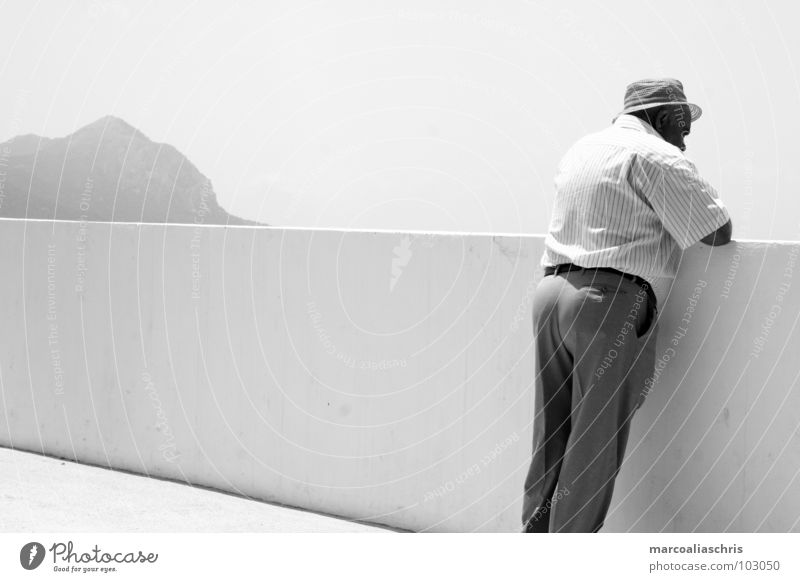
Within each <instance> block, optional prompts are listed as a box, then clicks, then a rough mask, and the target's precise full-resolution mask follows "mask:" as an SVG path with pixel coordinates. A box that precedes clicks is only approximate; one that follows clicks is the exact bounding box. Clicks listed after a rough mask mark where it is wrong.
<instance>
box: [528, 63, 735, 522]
mask: <svg viewBox="0 0 800 582" xmlns="http://www.w3.org/2000/svg"><path fill="white" fill-rule="evenodd" d="M701 113H702V110H701V109H700V107H698V106H697V105H695V104H693V103H688V102H687V101H686V96H685V94H684V92H683V85H681V83H680V82H679V81H677V80H675V79H643V80H641V81H637V82H635V83H631V84H630V85H628V87H627V89H626V91H625V103H624V108H623V111H622V112H620V113H619V114H618V115H617V117H616V118H614V120H613V122H612V125H611V127H609V128H607V129H605V130H603V131H600V132H598V133H595V134H592V135H589V136H586V137H584V138H583V139H581V140H579V141H578V142H577V143H576V144H575V145H574V146H573V147H572V148H571V149H570V150H569V151H568V152H567V154H566V155H565V156H564V158H563V159H562V160H561V163H560V164H559V168H558V173H557V176H556V180H555V185H556V200H555V206H554V210H553V216H552V219H551V222H550V228H549V232H548V234H547V238H546V239H545V252H544V256H543V257H542V266H543V267H544V268H545V276H544V278H543V279H542V281H541V283H540V284H539V286H538V287H537V289H536V294H535V296H534V303H533V304H534V307H533V325H534V333H535V338H536V340H535V350H536V389H535V398H534V402H535V418H534V422H533V427H534V443H533V448H534V450H533V459H532V461H531V465H530V469H529V472H528V476H527V478H526V480H525V495H524V505H523V512H522V523H523V532H525V533H538V532H548V531H550V532H597V531H599V530H600V528H601V527H602V526H603V523H604V520H605V516H606V512H607V511H608V507H609V504H610V503H611V496H612V493H613V491H614V480H615V479H616V476H617V473H618V472H619V468H620V465H621V463H622V459H623V456H624V454H625V447H626V445H627V440H628V432H629V428H630V423H631V420H632V418H633V415H634V413H635V412H636V410H637V409H638V408H639V407H640V406H641V405H642V403H643V401H644V399H645V397H646V395H647V380H648V379H649V378H650V376H651V374H652V373H653V371H654V366H655V341H656V335H657V329H658V325H657V315H658V309H657V306H656V297H655V294H654V293H653V290H652V288H651V285H650V283H651V282H652V281H653V280H654V279H655V278H656V277H674V276H675V272H676V270H677V266H678V261H679V259H680V251H681V250H682V249H686V248H688V247H689V246H691V245H693V244H695V243H696V242H698V241H702V242H704V243H706V244H709V245H722V244H727V243H728V242H730V240H731V232H732V227H731V221H730V217H729V215H728V212H727V210H726V209H725V206H724V205H723V204H722V202H721V201H720V200H719V199H718V198H717V194H716V192H715V191H714V189H713V188H712V187H711V185H710V184H709V183H708V182H706V181H705V180H703V178H701V177H700V175H699V174H698V172H697V169H696V168H695V166H694V164H692V162H690V161H689V160H688V159H686V157H685V156H684V155H683V151H684V150H685V149H686V146H685V144H684V137H685V136H686V135H688V134H689V132H690V130H691V126H692V122H694V121H697V119H698V118H699V117H700V115H701Z"/></svg>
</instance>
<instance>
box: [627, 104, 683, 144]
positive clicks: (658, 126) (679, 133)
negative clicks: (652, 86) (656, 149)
mask: <svg viewBox="0 0 800 582" xmlns="http://www.w3.org/2000/svg"><path fill="white" fill-rule="evenodd" d="M628 115H634V116H636V117H638V118H639V119H641V120H642V121H646V122H647V123H649V124H650V125H651V126H652V127H653V129H655V130H656V131H657V132H658V134H659V135H660V136H661V137H663V138H664V141H666V142H668V143H671V144H672V145H674V146H675V147H676V148H678V149H680V150H681V151H685V150H686V144H685V143H684V141H683V140H684V138H685V137H686V136H687V135H689V133H690V132H691V131H692V113H691V111H690V109H689V106H688V105H679V104H676V105H659V106H657V107H651V108H650V109H641V110H639V111H631V112H630V113H629V114H628Z"/></svg>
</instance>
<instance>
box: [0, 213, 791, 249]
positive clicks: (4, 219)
mask: <svg viewBox="0 0 800 582" xmlns="http://www.w3.org/2000/svg"><path fill="white" fill-rule="evenodd" d="M0 222H31V223H41V222H44V223H50V224H53V223H59V224H61V223H65V224H69V223H78V224H81V223H84V221H81V220H50V219H42V218H7V217H0ZM85 223H86V224H110V225H113V226H118V227H140V226H148V227H150V226H155V227H159V226H171V227H183V228H195V227H202V228H231V229H261V230H301V231H325V232H328V231H329V232H353V233H356V232H358V233H375V234H420V235H431V234H435V235H441V236H499V237H512V238H544V237H545V236H546V234H544V233H542V234H537V233H526V232H481V231H454V230H396V229H381V228H327V227H313V226H276V225H247V224H204V223H194V224H193V223H185V222H111V221H103V220H92V221H86V222H85ZM731 242H732V243H747V244H766V245H800V240H786V239H758V238H737V239H734V240H732V241H731ZM720 248H724V247H720Z"/></svg>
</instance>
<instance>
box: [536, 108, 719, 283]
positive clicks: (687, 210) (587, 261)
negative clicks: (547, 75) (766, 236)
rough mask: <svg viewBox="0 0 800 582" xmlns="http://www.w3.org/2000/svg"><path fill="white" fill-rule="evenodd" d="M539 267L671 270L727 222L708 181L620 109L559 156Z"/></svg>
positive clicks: (660, 274)
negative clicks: (603, 125) (613, 118)
mask: <svg viewBox="0 0 800 582" xmlns="http://www.w3.org/2000/svg"><path fill="white" fill-rule="evenodd" d="M555 186H556V199H555V205H554V208H553V216H552V219H551V221H550V227H549V229H548V234H547V237H546V239H545V252H544V255H543V256H542V261H541V264H542V266H551V265H557V264H560V263H575V264H576V265H580V266H582V267H611V268H614V269H617V270H619V271H623V272H626V273H631V274H633V275H638V276H640V277H642V278H643V279H645V280H647V281H650V282H651V283H652V282H654V280H655V279H660V278H664V277H668V278H671V277H674V276H675V273H676V272H677V268H678V262H679V259H680V253H679V249H678V247H680V249H685V248H688V247H690V246H691V245H693V244H694V243H696V242H698V241H699V240H700V239H701V238H703V237H705V236H707V235H709V234H711V233H712V232H714V231H715V230H717V229H718V228H719V227H721V226H722V225H724V224H725V223H726V222H728V220H729V218H730V216H729V215H728V211H727V209H726V208H725V206H724V204H723V203H722V201H721V200H720V199H719V197H718V196H717V193H716V191H715V190H714V188H713V187H712V186H711V185H710V184H709V183H708V182H706V181H705V180H704V179H703V178H702V177H701V176H700V175H699V174H698V172H697V168H696V167H695V165H694V164H693V163H692V162H690V161H689V160H688V159H687V158H686V157H685V156H684V155H683V152H681V151H680V149H678V148H677V147H675V146H673V145H672V144H670V143H669V142H667V141H665V140H664V139H663V138H662V137H661V136H660V135H659V134H658V133H657V132H656V131H655V129H653V128H652V127H651V126H650V124H648V123H647V122H645V121H642V120H640V119H639V118H637V117H634V116H633V115H620V116H619V117H618V118H617V119H616V121H615V122H614V124H613V125H611V126H610V127H608V128H607V129H604V130H602V131H599V132H597V133H594V134H591V135H588V136H586V137H584V138H582V139H580V140H579V141H578V142H577V143H576V144H575V145H574V146H573V147H572V148H570V150H569V151H568V152H567V154H566V155H565V156H564V157H563V158H562V160H561V162H560V163H559V166H558V172H557V175H556V180H555Z"/></svg>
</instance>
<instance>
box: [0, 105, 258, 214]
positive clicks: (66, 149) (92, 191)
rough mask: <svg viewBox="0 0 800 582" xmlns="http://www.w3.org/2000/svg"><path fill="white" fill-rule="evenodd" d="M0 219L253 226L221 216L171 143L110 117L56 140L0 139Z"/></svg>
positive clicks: (201, 179) (209, 191) (207, 186)
mask: <svg viewBox="0 0 800 582" xmlns="http://www.w3.org/2000/svg"><path fill="white" fill-rule="evenodd" d="M29 193H30V196H29ZM0 217H8V218H43V219H49V220H52V219H60V220H89V221H116V222H156V223H164V222H176V223H191V224H195V223H203V224H252V225H256V224H259V223H257V222H253V221H250V220H245V219H243V218H239V217H238V216H233V215H231V214H228V213H227V212H226V211H225V209H224V208H222V207H221V206H220V205H219V204H218V203H217V195H216V194H215V193H214V189H213V188H212V186H211V181H210V180H209V179H208V178H206V177H205V176H204V175H203V174H201V173H200V171H199V170H198V169H197V168H196V167H195V166H194V165H192V163H191V162H190V161H189V160H188V159H186V157H185V156H184V155H183V154H181V153H180V152H179V151H178V150H176V149H175V148H174V147H172V146H171V145H169V144H160V143H155V142H153V141H151V140H150V139H148V138H147V136H145V135H144V134H143V133H142V132H140V131H139V130H138V129H136V128H135V127H133V126H131V125H129V124H128V123H126V122H125V121H123V120H122V119H119V118H117V117H113V116H107V117H103V118H101V119H98V120H97V121H95V122H94V123H90V124H89V125H87V126H85V127H83V128H81V129H79V130H78V131H76V132H75V133H73V134H71V135H68V136H65V137H61V138H55V139H50V138H46V137H39V136H36V135H22V136H17V137H15V138H13V139H11V140H9V141H7V142H5V143H2V144H0Z"/></svg>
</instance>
